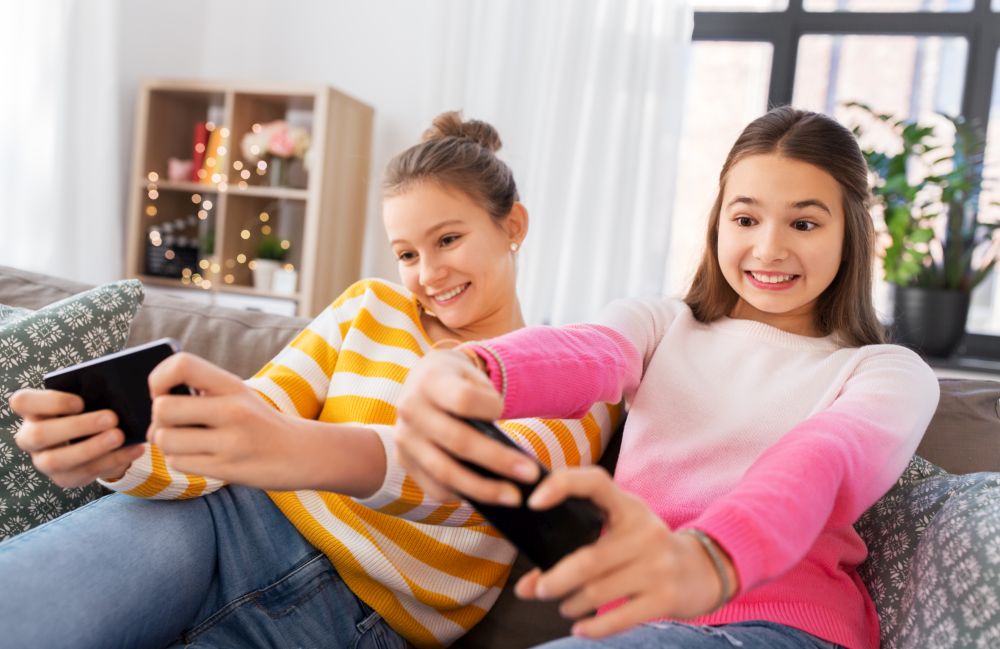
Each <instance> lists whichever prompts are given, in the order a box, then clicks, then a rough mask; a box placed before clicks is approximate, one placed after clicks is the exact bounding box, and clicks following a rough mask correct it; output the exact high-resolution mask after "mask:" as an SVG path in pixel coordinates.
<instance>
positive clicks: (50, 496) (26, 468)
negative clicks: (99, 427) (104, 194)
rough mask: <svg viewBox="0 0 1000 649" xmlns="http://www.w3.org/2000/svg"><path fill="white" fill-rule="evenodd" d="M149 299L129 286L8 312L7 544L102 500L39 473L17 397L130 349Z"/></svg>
mask: <svg viewBox="0 0 1000 649" xmlns="http://www.w3.org/2000/svg"><path fill="white" fill-rule="evenodd" d="M142 299H143V292H142V285H141V284H140V283H139V282H138V281H135V280H126V281H120V282H113V283H111V284H105V285H103V286H99V287H97V288H94V289H91V290H89V291H85V292H83V293H80V294H79V295H74V296H72V297H68V298H66V299H64V300H60V301H59V302H56V303H55V304H51V305H49V306H47V307H45V308H43V309H39V310H38V311H34V312H30V311H25V310H23V309H18V310H17V311H16V312H14V311H13V310H12V309H11V308H10V307H4V308H3V309H2V310H0V541H2V540H3V539H4V538H7V537H8V536H12V535H14V534H17V533H19V532H23V531H24V530H27V529H30V528H32V527H35V526H37V525H40V524H42V523H44V522H45V521H47V520H50V519H52V518H55V517H56V516H59V515H60V514H62V513H64V512H67V511H69V510H71V509H75V508H77V507H79V506H80V505H82V504H84V503H87V502H89V501H91V500H93V499H95V498H97V497H98V496H100V495H101V493H102V492H101V489H100V487H99V486H97V485H96V484H93V485H88V486H85V487H81V488H78V489H66V490H64V489H62V488H60V487H58V486H57V485H55V484H54V483H52V482H50V481H49V479H48V478H47V477H45V476H44V475H43V474H41V473H39V472H38V471H37V470H36V469H35V467H34V465H33V464H32V463H31V457H30V456H29V455H28V454H27V453H25V452H23V451H21V450H20V449H19V448H17V446H16V445H15V444H14V440H13V436H14V433H15V432H16V431H17V428H18V426H19V425H20V423H21V420H20V417H18V416H17V415H15V414H14V412H13V411H12V410H11V409H10V404H9V403H8V402H9V400H10V395H11V394H13V393H14V392H15V391H17V390H18V389H20V388H29V387H33V388H38V387H41V386H42V375H44V374H45V373H46V372H50V371H52V370H56V369H59V368H61V367H66V366H68V365H73V364H74V363H79V362H82V361H85V360H90V359H91V358H97V357H98V356H103V355H105V354H109V353H111V352H115V351H118V350H120V349H122V347H124V345H125V341H126V339H127V338H128V332H129V328H130V327H131V325H132V318H133V317H134V316H135V313H136V311H138V309H139V305H140V304H142ZM4 314H6V317H4Z"/></svg>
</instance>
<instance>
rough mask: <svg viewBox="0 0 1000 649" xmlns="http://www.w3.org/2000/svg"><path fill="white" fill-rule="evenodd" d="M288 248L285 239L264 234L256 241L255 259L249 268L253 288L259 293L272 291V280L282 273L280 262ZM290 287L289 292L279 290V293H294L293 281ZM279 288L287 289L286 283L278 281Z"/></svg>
mask: <svg viewBox="0 0 1000 649" xmlns="http://www.w3.org/2000/svg"><path fill="white" fill-rule="evenodd" d="M290 247H291V242H289V241H288V240H287V239H279V238H278V237H276V236H274V235H271V234H265V235H264V236H262V237H261V238H260V239H259V240H258V241H257V247H256V249H255V255H256V257H255V258H254V260H253V262H252V263H251V266H250V267H251V268H252V269H253V285H254V288H256V289H257V290H259V291H266V292H272V291H274V279H275V277H276V274H277V273H279V272H280V271H282V262H283V261H285V257H286V256H287V255H288V249H289V248H290ZM292 285H293V288H292V290H291V291H287V290H281V291H279V292H282V293H287V292H290V293H294V292H295V290H294V281H293V282H292ZM279 286H280V287H281V288H282V289H285V288H287V286H288V281H287V280H279Z"/></svg>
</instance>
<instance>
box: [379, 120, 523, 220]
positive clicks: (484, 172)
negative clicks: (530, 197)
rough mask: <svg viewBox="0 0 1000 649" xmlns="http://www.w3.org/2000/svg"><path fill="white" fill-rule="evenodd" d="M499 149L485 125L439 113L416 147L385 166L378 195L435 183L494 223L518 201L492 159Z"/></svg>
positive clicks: (505, 172) (503, 167)
mask: <svg viewBox="0 0 1000 649" xmlns="http://www.w3.org/2000/svg"><path fill="white" fill-rule="evenodd" d="M501 146H502V143H501V141H500V135H499V134H498V133H497V130H496V129H495V128H493V126H491V125H490V124H488V123H486V122H483V121H481V120H477V119H470V120H463V119H462V114H461V113H459V112H457V111H448V112H446V113H441V114H440V115H438V116H437V117H435V118H434V122H433V124H432V125H431V127H430V128H429V129H427V130H426V131H424V135H423V141H422V142H420V144H415V145H414V146H412V147H410V148H409V149H407V150H406V151H403V152H402V153H400V154H398V155H397V156H395V157H394V158H393V159H392V160H390V161H389V164H388V165H387V167H386V170H385V176H384V177H383V180H382V193H383V195H384V196H386V197H390V196H398V195H399V194H402V193H404V192H405V191H406V190H407V189H409V188H410V187H412V186H413V185H414V184H416V183H420V182H427V181H430V182H436V183H439V184H440V185H442V186H444V187H448V188H451V189H456V190H458V191H461V192H462V193H464V194H465V195H467V196H468V197H469V198H471V199H472V200H474V201H475V202H476V203H477V204H478V205H479V206H481V207H482V208H483V209H485V210H486V211H487V212H488V213H489V214H490V216H492V217H493V220H494V222H496V223H499V222H501V221H503V219H504V218H506V216H507V215H508V214H510V211H511V209H512V208H513V207H514V203H515V202H516V201H518V200H519V198H518V194H517V185H516V184H515V183H514V174H513V172H511V170H510V167H508V166H507V164H506V163H505V162H504V161H503V160H501V159H500V158H498V157H497V156H496V152H497V151H499V150H500V147H501Z"/></svg>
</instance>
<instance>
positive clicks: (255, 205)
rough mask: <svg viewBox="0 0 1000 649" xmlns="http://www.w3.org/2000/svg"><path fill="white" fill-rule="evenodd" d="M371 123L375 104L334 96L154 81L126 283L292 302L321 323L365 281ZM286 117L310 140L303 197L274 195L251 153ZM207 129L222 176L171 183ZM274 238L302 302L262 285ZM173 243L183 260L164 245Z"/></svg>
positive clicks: (145, 90)
mask: <svg viewBox="0 0 1000 649" xmlns="http://www.w3.org/2000/svg"><path fill="white" fill-rule="evenodd" d="M373 117H374V111H373V110H372V108H371V107H370V106H367V105H365V104H363V103H362V102H360V101H358V100H356V99H354V98H352V97H349V96H347V95H345V94H344V93H342V92H339V91H337V90H335V89H333V88H330V87H326V86H303V85H284V86H275V85H274V84H269V85H266V86H265V85H263V84H253V83H240V82H228V83H227V82H221V83H216V82H208V81H183V80H150V81H147V82H145V83H144V84H143V85H142V88H141V89H140V92H139V98H138V106H137V115H136V124H135V139H134V154H133V164H132V173H131V176H130V187H129V203H128V233H127V241H126V261H125V263H126V273H127V274H128V276H130V277H137V278H139V279H141V280H142V281H144V282H146V283H148V284H150V285H155V286H164V287H168V288H183V289H189V290H192V291H206V290H207V291H212V292H227V293H233V294H239V295H250V296H255V297H260V298H275V299H280V300H285V301H287V300H292V301H294V302H295V303H296V313H297V314H298V315H300V316H307V317H311V316H314V315H317V314H318V313H319V312H320V311H321V310H322V309H323V308H324V307H325V306H327V305H328V304H329V303H330V302H331V301H332V300H333V299H335V298H336V297H337V295H339V294H340V293H341V292H342V291H343V290H344V289H345V288H347V286H349V285H350V284H351V283H353V282H355V281H357V280H358V279H359V277H360V272H361V251H362V240H363V237H364V230H365V227H364V225H365V214H366V204H367V196H368V170H369V164H370V159H371V138H372V122H373ZM279 119H284V120H287V121H288V122H289V124H291V125H293V126H302V127H305V128H307V130H308V131H309V132H310V136H311V146H310V151H309V153H308V154H307V158H308V172H307V173H306V174H305V178H304V181H305V182H304V183H303V184H304V187H289V186H272V185H271V184H270V180H271V179H270V177H269V176H268V175H267V173H261V172H259V171H258V169H257V167H256V164H257V163H256V162H254V161H251V160H246V159H244V157H243V154H242V152H241V147H240V142H241V140H242V138H243V136H244V134H246V133H248V132H250V130H251V129H252V128H253V126H254V124H265V123H267V122H271V121H274V120H279ZM199 122H208V123H212V124H211V126H212V127H214V129H219V136H221V140H220V142H221V147H222V148H221V149H219V151H218V153H219V155H218V156H217V157H216V158H217V159H216V165H215V167H214V169H213V171H214V172H215V174H214V178H212V176H209V177H208V178H206V179H205V180H202V181H201V182H198V181H192V180H170V179H169V178H168V174H167V170H168V159H169V158H178V159H182V160H184V159H192V158H193V157H194V154H193V150H194V133H195V126H196V125H197V124H198V123H199ZM214 129H213V130H214ZM272 167H273V165H272ZM243 170H248V171H250V172H251V173H250V175H249V177H248V178H246V177H243V176H246V174H243V176H241V175H240V174H241V172H242V171H243ZM301 176H302V174H300V178H301ZM265 232H269V233H270V234H271V235H273V236H276V237H278V238H279V239H280V240H285V241H287V242H288V243H289V248H288V254H287V257H286V258H285V260H283V262H282V263H283V264H285V265H288V264H290V265H291V266H290V267H291V268H292V269H294V270H295V271H297V272H298V283H297V286H296V288H295V290H294V292H292V293H276V292H274V291H272V290H271V288H270V287H255V286H254V283H253V273H252V271H251V262H252V261H253V257H254V250H255V249H256V246H257V243H258V242H259V240H260V238H261V237H263V236H264V234H265ZM168 235H169V236H170V237H171V239H170V241H174V242H179V243H178V245H177V246H175V247H176V248H177V250H174V249H173V248H171V247H168V246H167V245H166V241H167V236H168ZM156 241H159V242H160V244H159V245H154V243H155V242H156ZM160 255H163V256H164V259H160V258H159V256H160ZM182 261H183V262H184V263H182ZM185 269H186V270H185ZM181 273H183V274H181ZM171 274H172V275H180V276H179V277H171V276H167V275H171ZM196 275H197V278H196V277H195V276H196Z"/></svg>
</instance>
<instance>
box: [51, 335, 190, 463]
mask: <svg viewBox="0 0 1000 649" xmlns="http://www.w3.org/2000/svg"><path fill="white" fill-rule="evenodd" d="M179 350H180V346H179V345H178V343H177V341H175V340H173V339H170V338H161V339H160V340H154V341H152V342H150V343H146V344H144V345H139V346H137V347H130V348H129V349H124V350H122V351H120V352H116V353H114V354H109V355H107V356H102V357H101V358H95V359H94V360H90V361H86V362H85V363H80V364H78V365H73V366H71V367H67V368H64V369H61V370H57V371H55V372H50V373H49V374H46V375H45V376H44V377H43V379H42V380H43V382H44V384H45V387H46V388H47V389H49V390H59V391H61V392H70V393H72V394H75V395H78V396H79V397H81V398H82V399H83V403H84V406H83V411H84V412H93V411H95V410H104V409H109V410H113V411H114V412H115V414H117V415H118V427H119V428H120V429H121V430H122V432H123V433H125V445H129V444H141V443H142V442H145V441H146V431H147V429H148V428H149V422H150V419H151V417H152V405H153V404H152V399H151V398H150V395H149V381H148V379H149V373H150V372H152V371H153V368H154V367H156V366H157V365H159V364H160V363H161V362H162V361H163V360H164V359H166V358H167V357H168V356H170V355H171V354H173V353H175V352H177V351H179ZM171 393H172V394H190V391H189V390H188V389H187V388H186V387H185V386H177V387H176V388H174V389H173V390H171ZM74 441H80V440H74Z"/></svg>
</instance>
